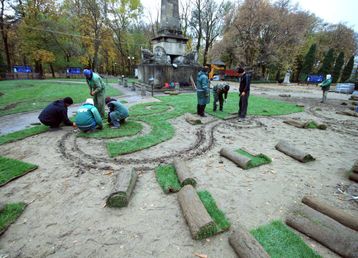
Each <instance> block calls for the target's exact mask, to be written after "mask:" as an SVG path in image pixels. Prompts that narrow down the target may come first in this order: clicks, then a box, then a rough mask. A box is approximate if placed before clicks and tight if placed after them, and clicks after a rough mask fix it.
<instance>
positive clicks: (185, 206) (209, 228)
mask: <svg viewBox="0 0 358 258" xmlns="http://www.w3.org/2000/svg"><path fill="white" fill-rule="evenodd" d="M178 201H179V204H180V207H181V210H182V212H183V215H184V218H185V220H186V222H187V224H188V226H189V229H190V232H191V235H192V237H193V239H203V238H206V237H209V236H211V235H213V234H214V233H215V232H216V225H215V223H214V221H213V220H212V218H211V217H210V215H209V213H208V212H207V210H206V209H205V207H204V204H203V203H202V202H201V200H200V198H199V196H198V194H197V193H196V191H195V189H194V187H193V186H192V185H185V186H184V187H183V188H182V189H181V190H180V191H179V193H178Z"/></svg>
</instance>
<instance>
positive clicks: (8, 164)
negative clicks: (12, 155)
mask: <svg viewBox="0 0 358 258" xmlns="http://www.w3.org/2000/svg"><path fill="white" fill-rule="evenodd" d="M36 168H38V166H37V165H33V164H30V163H25V162H22V161H19V160H16V159H9V158H6V157H3V156H0V186H3V185H5V184H7V183H8V182H10V181H11V180H14V179H15V178H18V177H21V176H23V175H25V174H26V173H28V172H30V171H33V170H35V169H36Z"/></svg>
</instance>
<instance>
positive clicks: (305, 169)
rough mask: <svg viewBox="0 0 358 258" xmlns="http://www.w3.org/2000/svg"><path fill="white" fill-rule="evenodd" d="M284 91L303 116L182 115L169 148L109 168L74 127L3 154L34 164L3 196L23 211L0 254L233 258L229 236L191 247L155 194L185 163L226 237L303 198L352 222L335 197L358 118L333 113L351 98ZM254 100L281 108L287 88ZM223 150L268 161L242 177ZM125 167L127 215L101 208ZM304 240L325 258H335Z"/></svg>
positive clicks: (346, 206) (170, 208)
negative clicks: (160, 168) (173, 166)
mask: <svg viewBox="0 0 358 258" xmlns="http://www.w3.org/2000/svg"><path fill="white" fill-rule="evenodd" d="M290 90H292V92H290V93H289V94H291V97H290V98H285V100H287V101H292V102H296V103H303V104H304V105H305V112H302V113H297V114H292V115H287V116H278V117H250V118H249V119H248V120H247V121H246V122H244V123H239V122H238V121H237V120H236V119H231V120H227V121H221V120H220V121H219V120H217V119H216V118H210V117H209V118H207V119H206V120H205V122H206V123H205V124H204V125H201V126H192V125H190V124H188V123H187V122H186V121H185V119H184V117H183V116H182V117H178V118H176V119H173V120H172V121H171V123H172V125H173V126H174V127H175V128H176V134H175V136H174V138H173V139H171V140H169V141H167V142H164V143H161V144H158V145H156V146H154V147H152V148H149V149H147V150H143V151H140V152H137V153H134V154H130V155H129V154H128V155H124V156H120V157H117V158H115V159H111V158H109V157H108V155H107V154H106V150H105V145H104V142H102V141H99V140H93V139H80V138H77V137H75V134H74V133H73V131H72V129H71V128H64V129H63V130H60V131H56V132H47V133H44V134H41V135H38V136H34V137H30V138H27V139H24V140H22V141H20V142H16V143H10V144H7V145H3V146H0V155H4V156H8V157H12V158H16V159H20V160H23V161H27V162H31V163H34V164H38V165H39V169H37V170H36V171H35V172H32V173H29V174H28V175H26V176H24V177H22V178H20V179H18V180H16V181H14V182H12V183H10V184H8V185H6V186H5V187H2V188H0V199H1V200H3V199H6V201H9V202H11V201H25V202H28V203H30V204H29V206H28V207H27V208H26V210H25V212H24V214H23V215H22V216H21V217H20V219H19V220H18V221H17V222H16V223H15V224H13V225H12V226H11V227H10V228H9V230H8V231H7V232H6V233H5V234H4V235H3V236H2V237H1V238H0V249H4V251H6V252H8V253H10V254H11V255H12V256H14V257H15V256H16V255H19V257H194V255H193V253H196V252H197V253H205V254H208V255H209V257H236V256H235V254H234V252H233V250H232V249H231V247H230V246H229V244H228V240H227V239H228V235H229V233H230V232H226V233H224V234H220V235H217V236H215V237H213V238H210V239H208V240H202V241H194V240H192V239H191V236H190V232H189V229H188V227H187V225H186V223H185V220H184V218H183V216H182V213H181V211H180V208H179V205H178V203H177V200H176V195H175V194H173V195H165V194H164V193H163V192H162V191H161V189H160V187H159V185H158V184H157V182H156V180H155V175H154V168H155V167H156V166H157V165H159V164H160V163H161V162H164V163H168V162H171V161H172V159H173V158H174V157H178V156H179V157H182V158H183V159H186V160H187V161H188V164H189V167H190V168H191V169H192V172H193V174H194V176H195V177H196V179H197V181H198V189H199V190H202V189H206V190H208V191H209V192H210V193H211V194H212V195H213V197H214V198H215V199H216V201H217V203H218V205H219V206H220V207H221V208H222V210H223V211H225V213H226V215H227V217H228V218H229V220H230V221H231V222H232V228H233V229H234V228H235V226H236V225H237V223H238V222H239V221H240V223H241V224H244V225H245V226H246V227H248V228H255V227H257V226H259V225H263V224H266V223H269V222H270V221H271V220H274V219H283V218H284V217H285V214H286V213H287V212H288V210H289V209H290V208H291V207H292V206H293V205H295V204H296V203H298V202H299V201H300V199H301V198H302V197H303V196H304V195H305V194H313V195H316V196H319V197H320V198H322V199H324V200H326V201H328V202H330V203H332V204H333V205H334V206H336V207H338V208H340V209H342V210H345V211H347V212H349V213H350V214H352V215H355V216H357V215H358V205H357V204H356V203H354V202H353V201H348V198H347V196H346V195H344V194H341V193H337V184H339V186H340V187H341V188H342V189H345V188H347V187H348V186H349V185H351V184H352V183H351V182H350V181H348V180H347V178H346V174H345V171H346V170H348V169H349V168H350V167H351V166H352V164H353V161H354V160H355V159H356V158H357V153H358V135H357V134H356V132H357V130H355V129H357V128H358V119H357V118H351V117H346V116H342V115H337V114H335V111H336V110H339V109H341V108H342V106H341V105H340V103H341V102H342V100H344V99H347V98H348V96H347V95H340V94H339V95H338V96H337V98H336V99H333V97H334V96H335V95H333V94H332V95H329V103H328V104H324V105H323V104H319V98H320V91H317V90H315V89H313V90H312V89H310V88H307V89H306V88H301V87H300V88H298V89H296V90H295V88H290ZM302 91H309V92H308V93H302ZM252 93H253V94H258V95H262V94H263V95H266V96H267V97H270V98H280V99H282V98H281V97H279V96H278V95H279V94H282V93H285V94H286V88H282V87H278V86H271V85H268V86H267V87H265V86H259V87H255V86H254V87H253V90H252ZM301 94H306V95H301ZM303 96H306V97H307V96H310V97H311V98H304V97H303ZM330 97H331V98H330ZM343 97H344V98H343ZM341 98H342V100H341ZM317 107H319V109H317ZM209 108H211V107H209ZM285 118H300V119H316V120H318V121H320V122H325V123H327V124H328V129H327V130H326V131H320V130H313V129H312V130H305V129H298V128H294V127H291V126H289V125H286V124H283V123H282V121H283V119H285ZM280 139H287V140H289V141H290V142H292V143H294V144H296V145H297V146H299V147H301V148H303V149H305V150H307V151H309V152H310V153H311V154H312V155H313V156H314V157H316V158H317V160H316V161H315V162H312V163H306V164H301V163H298V162H296V161H295V160H293V159H291V158H290V157H287V156H285V155H283V154H282V153H280V152H278V151H276V150H275V148H274V146H275V144H276V143H277V142H278V141H279V140H280ZM224 146H225V147H229V148H239V147H244V148H245V149H247V150H249V151H251V152H254V153H260V152H261V153H264V154H266V155H268V156H270V157H271V158H272V159H273V162H272V163H271V164H269V165H265V166H261V167H258V168H254V169H250V170H247V171H244V170H241V169H240V168H238V167H236V166H235V165H234V164H233V163H231V162H230V161H228V160H226V159H223V158H221V157H220V156H219V154H218V152H219V150H220V149H221V148H222V147H224ZM131 168H134V169H135V170H137V172H138V173H139V174H140V176H139V179H138V182H137V185H136V188H135V190H134V193H133V198H132V199H131V201H130V204H129V206H128V207H127V208H123V209H119V210H117V209H110V208H104V207H103V206H104V203H105V199H106V197H107V196H108V194H109V193H110V191H111V189H112V187H113V184H114V179H115V176H116V175H117V174H118V173H121V171H123V170H125V169H131ZM302 237H303V239H304V240H305V241H306V242H307V243H308V244H309V245H310V246H312V247H313V248H314V249H316V250H317V251H318V252H319V253H320V254H321V255H322V256H323V257H337V256H336V255H335V254H333V253H332V252H330V251H329V250H328V249H326V248H324V247H322V246H321V245H319V244H318V243H316V242H314V241H312V240H309V239H308V238H307V237H305V236H302Z"/></svg>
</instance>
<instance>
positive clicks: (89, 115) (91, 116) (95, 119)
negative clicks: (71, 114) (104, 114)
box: [75, 99, 103, 132]
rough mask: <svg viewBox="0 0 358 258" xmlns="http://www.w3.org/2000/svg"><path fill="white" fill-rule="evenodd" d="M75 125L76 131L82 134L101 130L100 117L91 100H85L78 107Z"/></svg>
mask: <svg viewBox="0 0 358 258" xmlns="http://www.w3.org/2000/svg"><path fill="white" fill-rule="evenodd" d="M75 123H76V126H77V127H78V129H80V130H81V131H83V132H89V131H93V130H95V129H96V128H98V129H102V128H103V124H102V118H101V115H100V114H99V112H98V109H97V108H96V107H95V106H94V105H93V99H87V100H86V102H85V103H84V104H83V105H82V106H81V107H79V109H78V110H77V115H76V121H75Z"/></svg>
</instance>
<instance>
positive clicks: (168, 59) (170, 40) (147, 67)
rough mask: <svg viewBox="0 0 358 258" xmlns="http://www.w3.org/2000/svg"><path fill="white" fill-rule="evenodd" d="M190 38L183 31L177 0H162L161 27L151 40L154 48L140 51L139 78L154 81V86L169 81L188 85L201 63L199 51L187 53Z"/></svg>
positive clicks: (158, 86) (147, 81) (156, 86)
mask: <svg viewBox="0 0 358 258" xmlns="http://www.w3.org/2000/svg"><path fill="white" fill-rule="evenodd" d="M187 41H188V39H187V38H185V37H184V36H183V33H182V31H181V30H180V19H179V3H178V0H161V15H160V26H159V30H158V33H157V35H156V36H155V37H154V38H153V39H152V46H153V50H152V51H150V50H148V49H142V50H141V61H142V62H141V64H140V65H139V66H138V79H139V80H140V81H142V82H144V83H147V84H149V83H154V88H162V87H163V86H164V84H165V83H170V82H178V83H180V84H181V86H183V85H188V86H189V85H190V76H192V77H193V78H194V79H195V78H196V75H197V73H198V71H199V69H200V66H199V64H198V63H197V59H198V56H197V54H196V52H191V53H188V54H186V53H185V48H186V43H187ZM149 79H152V80H153V79H154V82H150V81H149Z"/></svg>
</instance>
